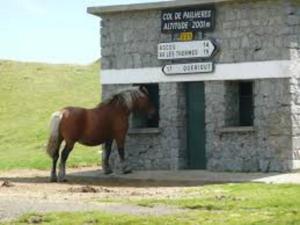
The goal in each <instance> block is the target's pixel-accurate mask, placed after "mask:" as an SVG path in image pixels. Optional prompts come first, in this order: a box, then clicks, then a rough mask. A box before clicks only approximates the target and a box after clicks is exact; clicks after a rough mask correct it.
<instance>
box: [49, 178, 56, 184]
mask: <svg viewBox="0 0 300 225" xmlns="http://www.w3.org/2000/svg"><path fill="white" fill-rule="evenodd" d="M49 181H50V182H51V183H55V182H57V177H50V180H49Z"/></svg>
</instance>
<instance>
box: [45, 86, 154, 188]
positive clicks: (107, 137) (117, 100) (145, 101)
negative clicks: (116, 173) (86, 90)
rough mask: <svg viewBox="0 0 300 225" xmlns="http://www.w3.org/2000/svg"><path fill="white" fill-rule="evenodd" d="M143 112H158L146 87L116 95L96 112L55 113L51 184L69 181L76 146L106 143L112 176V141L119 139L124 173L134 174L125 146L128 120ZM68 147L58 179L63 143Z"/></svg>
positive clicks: (71, 109) (106, 162)
mask: <svg viewBox="0 0 300 225" xmlns="http://www.w3.org/2000/svg"><path fill="white" fill-rule="evenodd" d="M136 111H139V112H142V113H145V114H147V115H148V116H152V115H153V114H154V113H155V108H154V106H153V104H152V102H151V100H150V97H149V92H148V91H147V89H146V88H145V87H134V88H132V89H129V90H125V91H122V92H120V93H118V94H116V95H113V96H112V97H111V98H109V99H108V100H106V101H104V102H103V103H100V104H99V105H98V106H97V107H95V108H93V109H85V108H78V107H66V108H63V109H62V110H60V111H58V112H55V113H53V115H52V120H51V134H50V137H49V141H48V145H47V153H48V154H49V155H50V157H51V158H52V170H51V179H50V181H52V182H56V181H59V182H61V181H65V173H66V172H65V171H66V168H65V167H66V166H65V165H66V161H67V158H68V156H69V153H70V152H71V151H72V149H73V147H74V144H75V143H76V142H79V143H80V144H83V145H87V146H97V145H100V144H105V158H104V165H103V169H104V173H105V174H109V173H112V170H111V169H110V167H109V156H110V153H111V146H112V142H113V141H114V140H115V141H116V144H117V148H118V153H119V157H120V160H121V163H122V171H123V173H129V172H131V171H130V169H128V168H127V167H126V164H125V163H124V161H125V157H124V143H125V138H126V134H127V130H128V117H129V115H130V113H131V112H136ZM63 141H64V142H65V146H64V148H63V150H62V152H61V158H60V165H59V172H58V177H57V175H56V164H57V161H58V158H59V149H60V146H61V143H62V142H63Z"/></svg>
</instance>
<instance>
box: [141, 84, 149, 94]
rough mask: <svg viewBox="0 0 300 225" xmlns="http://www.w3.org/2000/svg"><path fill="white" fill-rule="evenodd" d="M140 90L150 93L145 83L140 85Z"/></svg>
mask: <svg viewBox="0 0 300 225" xmlns="http://www.w3.org/2000/svg"><path fill="white" fill-rule="evenodd" d="M140 91H141V92H143V93H145V94H146V95H149V91H148V89H147V88H146V86H145V85H141V86H140Z"/></svg>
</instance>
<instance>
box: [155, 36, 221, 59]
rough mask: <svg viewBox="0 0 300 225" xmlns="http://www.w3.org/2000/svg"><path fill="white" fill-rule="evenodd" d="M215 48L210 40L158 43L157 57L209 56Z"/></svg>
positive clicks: (184, 57) (185, 57)
mask: <svg viewBox="0 0 300 225" xmlns="http://www.w3.org/2000/svg"><path fill="white" fill-rule="evenodd" d="M215 50H216V46H215V45H214V44H213V43H212V41H211V40H201V41H188V42H170V43H161V44H158V59H169V60H171V59H187V58H209V57H211V56H212V55H213V53H214V51H215Z"/></svg>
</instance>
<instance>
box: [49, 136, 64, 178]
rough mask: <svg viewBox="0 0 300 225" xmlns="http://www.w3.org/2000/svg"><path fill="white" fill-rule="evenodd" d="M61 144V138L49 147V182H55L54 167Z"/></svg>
mask: <svg viewBox="0 0 300 225" xmlns="http://www.w3.org/2000/svg"><path fill="white" fill-rule="evenodd" d="M61 143H62V140H61V138H59V139H57V142H55V145H54V144H53V145H51V147H52V148H51V149H52V150H51V151H49V153H50V154H51V158H52V168H51V174H50V182H57V175H56V165H57V161H58V158H59V149H60V145H61Z"/></svg>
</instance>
